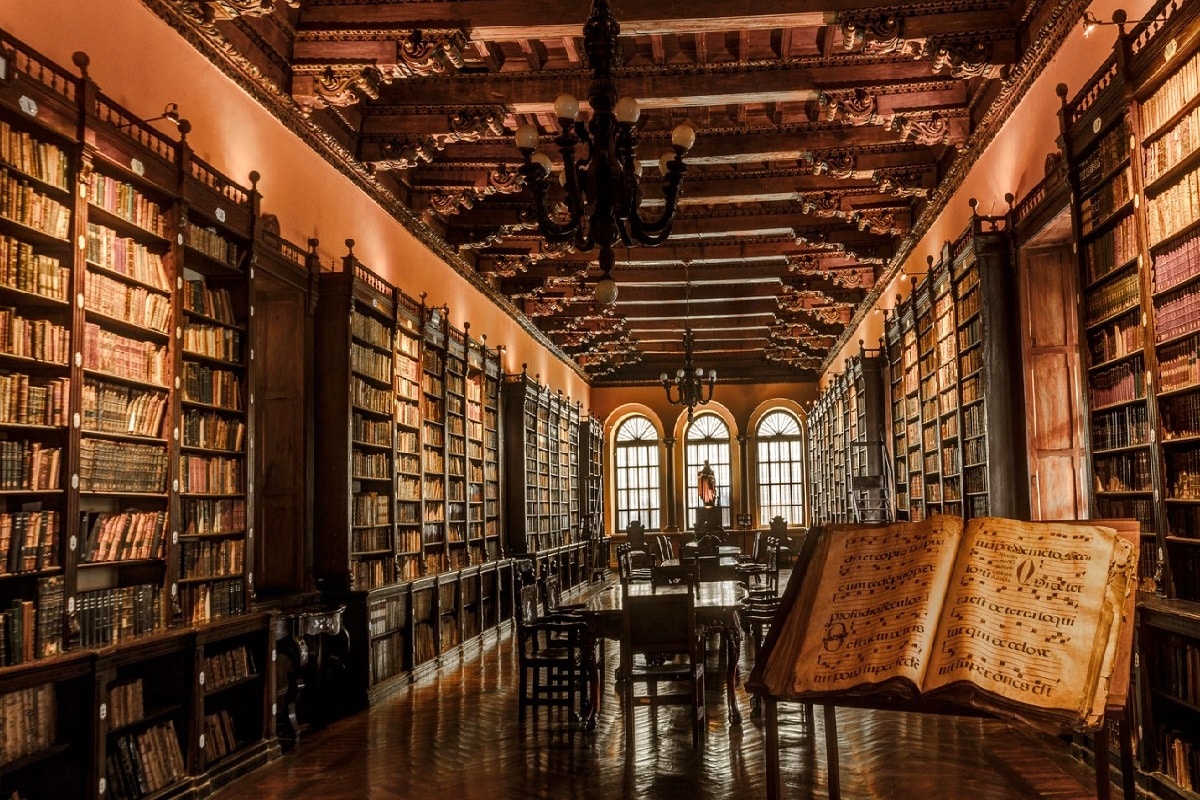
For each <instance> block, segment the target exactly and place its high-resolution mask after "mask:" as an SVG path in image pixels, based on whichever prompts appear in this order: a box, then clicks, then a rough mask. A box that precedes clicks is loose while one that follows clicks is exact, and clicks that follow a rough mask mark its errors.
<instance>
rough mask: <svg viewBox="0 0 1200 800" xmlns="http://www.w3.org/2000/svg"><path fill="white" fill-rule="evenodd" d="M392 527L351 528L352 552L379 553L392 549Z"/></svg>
mask: <svg viewBox="0 0 1200 800" xmlns="http://www.w3.org/2000/svg"><path fill="white" fill-rule="evenodd" d="M391 533H392V531H391V529H390V528H386V527H385V528H351V529H350V551H351V552H352V553H359V554H361V553H379V552H382V551H384V550H388V551H390V550H391V549H392V542H391Z"/></svg>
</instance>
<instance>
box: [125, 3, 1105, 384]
mask: <svg viewBox="0 0 1200 800" xmlns="http://www.w3.org/2000/svg"><path fill="white" fill-rule="evenodd" d="M144 1H145V2H147V4H148V5H150V6H151V7H152V8H155V9H156V10H157V11H158V13H159V14H160V15H163V16H166V17H168V18H172V21H173V22H174V23H175V24H176V25H177V27H180V26H182V25H187V26H191V31H190V32H191V33H192V34H193V37H192V38H193V39H194V40H197V41H198V39H197V36H199V37H201V38H203V40H204V41H203V44H204V45H205V48H206V49H207V50H209V52H210V55H212V54H217V55H219V56H220V58H221V59H224V60H225V61H226V62H227V65H228V64H229V63H233V64H235V65H237V71H239V72H240V76H241V77H243V78H245V77H246V76H247V75H249V76H251V78H253V80H254V81H256V82H257V85H258V88H259V89H260V90H261V89H263V88H264V87H265V91H260V92H259V94H260V96H262V97H265V98H266V99H267V100H269V101H271V102H274V103H275V104H276V105H277V106H278V108H277V111H280V110H282V111H283V112H287V113H289V114H292V115H293V116H295V117H296V118H297V119H302V120H303V121H304V122H303V124H304V125H309V126H311V127H312V129H313V130H315V131H316V132H317V134H316V136H315V138H314V135H313V132H312V130H310V131H309V132H308V134H307V135H308V136H309V138H310V141H315V142H318V143H319V144H320V146H322V147H324V148H326V149H328V150H329V151H330V152H331V153H335V154H338V153H340V154H341V155H340V156H339V157H340V158H341V159H342V160H343V162H350V163H352V164H356V165H357V166H358V167H360V168H361V176H360V177H362V178H363V179H364V180H367V181H370V182H373V183H375V184H376V185H377V186H379V187H382V189H383V190H385V192H386V194H388V195H389V196H394V197H396V198H398V199H399V202H400V203H402V204H403V205H404V206H405V207H407V208H408V209H410V210H411V212H412V214H411V215H409V216H408V217H407V221H408V223H409V224H410V226H412V225H415V226H416V227H417V228H418V229H419V233H420V234H421V235H423V236H426V237H427V239H428V240H430V241H434V242H437V244H438V246H439V247H441V248H442V249H443V252H449V253H452V254H453V256H454V257H452V258H451V261H452V262H456V263H457V266H458V268H460V271H461V269H462V268H463V267H464V265H465V268H466V269H467V270H468V271H470V272H473V273H475V277H476V279H477V283H478V284H480V285H481V286H485V287H491V288H492V289H494V290H495V292H496V293H497V294H498V295H499V296H501V297H503V298H508V299H509V300H510V301H511V303H512V305H513V306H514V307H515V309H516V311H517V312H518V313H519V314H521V315H524V316H525V317H526V318H527V319H528V321H529V322H530V323H531V324H532V325H533V326H536V328H537V329H538V330H540V331H542V332H543V333H544V334H545V336H546V337H547V338H548V339H549V340H550V341H552V342H553V343H554V344H555V345H557V347H558V348H560V349H561V350H562V351H563V352H564V353H566V354H567V355H569V356H571V357H572V358H574V359H575V360H576V361H578V363H579V364H580V365H581V366H582V368H583V370H584V371H586V373H587V374H588V375H589V376H590V378H591V379H592V382H593V385H629V384H637V383H643V382H646V381H651V382H656V381H657V376H658V375H659V373H660V372H664V371H666V372H671V373H673V372H674V371H675V369H676V368H677V367H678V366H679V365H680V363H681V362H682V340H683V336H682V334H683V329H684V326H685V325H690V326H691V327H692V328H693V329H694V331H695V340H696V363H697V365H699V366H702V367H704V368H705V369H706V370H707V369H709V368H715V369H716V370H717V371H718V374H719V376H720V379H721V381H722V382H726V381H736V380H743V381H767V380H783V381H792V380H811V379H813V378H815V377H816V375H817V374H818V371H819V370H820V368H821V366H822V364H823V362H824V361H825V359H826V357H827V355H828V353H829V351H830V348H832V347H833V346H834V345H835V344H837V343H838V341H839V337H841V336H842V335H843V332H844V331H845V329H846V326H847V324H848V323H850V322H851V320H852V318H853V317H854V315H855V313H856V310H857V309H858V307H859V306H860V305H861V304H862V303H863V301H864V298H866V297H867V296H868V293H869V292H870V290H871V289H872V287H873V286H874V284H875V282H876V281H877V280H879V279H880V278H881V276H883V275H884V273H885V272H886V270H887V269H888V268H889V265H894V264H895V263H897V262H898V259H899V257H900V256H901V255H903V254H904V253H905V252H907V248H909V247H911V245H912V237H913V236H914V235H915V234H916V233H919V232H920V230H921V229H922V227H923V226H927V225H928V223H929V221H931V216H932V215H933V213H934V212H936V210H937V207H936V206H937V203H936V202H935V201H936V200H937V199H938V198H939V196H940V195H942V194H944V193H945V192H946V184H947V182H948V181H950V180H952V179H953V178H954V177H955V176H956V175H961V170H962V169H963V164H961V163H958V162H961V161H963V160H964V159H969V158H971V157H973V155H974V154H973V153H972V152H971V148H972V146H973V145H974V144H975V143H976V142H977V140H978V139H979V138H980V136H981V135H985V134H986V135H990V134H987V132H986V131H985V132H984V133H983V134H981V132H980V129H981V127H987V126H989V125H990V126H992V127H996V125H997V124H998V122H997V117H998V116H999V115H1000V114H1002V112H1003V109H1004V105H1005V103H1011V102H1012V97H1011V95H1012V90H1013V84H1014V78H1015V77H1016V76H1018V75H1019V74H1021V73H1028V72H1029V70H1030V69H1031V67H1030V61H1031V58H1033V57H1034V55H1036V56H1037V57H1039V58H1040V57H1044V51H1045V50H1046V47H1045V45H1044V42H1043V40H1044V39H1046V38H1047V36H1048V35H1052V33H1051V34H1048V33H1047V31H1051V32H1052V30H1053V29H1065V27H1066V22H1068V21H1073V20H1067V19H1066V18H1067V17H1069V16H1070V15H1071V14H1074V17H1075V19H1077V18H1078V13H1080V12H1081V10H1082V5H1083V4H1082V2H1079V0H1075V2H1074V3H1072V2H1071V0H927V1H926V2H903V3H901V2H892V3H890V4H888V3H886V2H884V0H819V1H818V2H797V0H691V1H690V2H687V3H681V2H655V1H654V0H644V1H643V2H633V0H615V2H614V3H613V7H614V13H615V15H616V17H617V19H618V21H619V22H620V25H621V38H620V44H621V46H622V49H623V54H624V60H623V64H624V65H623V67H622V68H621V69H620V70H619V72H618V89H619V92H620V93H621V94H622V95H632V96H634V97H636V98H637V99H638V100H639V102H640V104H641V106H642V114H641V118H640V120H639V123H638V136H639V139H640V146H639V159H640V160H642V161H644V162H645V165H646V169H645V173H644V178H643V185H644V187H645V195H646V197H647V198H655V197H660V196H661V195H660V193H659V192H658V191H657V188H656V183H658V182H660V181H661V177H660V176H659V172H658V167H657V162H658V156H659V154H660V153H661V152H662V151H663V150H665V149H667V148H668V146H669V141H670V132H671V129H672V128H673V127H674V126H675V125H676V124H678V123H679V122H680V121H682V120H684V119H687V120H689V121H690V122H691V124H692V125H693V126H694V128H695V130H696V132H697V141H696V144H695V146H694V148H693V149H692V150H691V152H690V153H688V155H687V157H686V159H685V162H686V164H687V174H686V177H685V178H684V183H683V190H682V198H681V200H680V209H679V214H678V216H677V218H676V221H675V223H674V227H673V230H672V235H671V237H670V239H669V240H668V241H667V242H666V243H665V244H664V245H662V246H660V247H655V248H649V247H631V248H625V247H618V248H617V266H616V269H615V270H614V277H615V278H616V280H617V282H618V285H619V289H620V295H619V298H618V300H617V302H616V304H615V306H607V307H606V306H601V305H598V304H597V303H596V302H595V300H594V297H593V288H594V285H595V281H596V279H597V277H598V275H599V270H598V267H597V265H596V252H595V251H592V252H583V253H579V252H574V251H573V250H572V249H571V248H570V247H567V246H555V247H551V246H548V245H547V244H546V243H545V242H544V241H543V240H542V239H541V238H540V236H539V235H538V233H537V231H536V230H535V229H533V228H532V226H531V225H529V224H527V223H525V222H524V221H523V220H524V219H526V216H525V215H523V213H522V212H523V211H525V209H527V208H528V207H529V194H528V192H527V191H526V190H525V189H524V187H523V185H522V178H521V176H520V175H519V174H517V171H516V170H517V167H518V166H519V165H520V164H521V163H522V157H521V154H520V153H519V151H518V150H517V149H516V147H515V145H514V143H513V132H514V130H515V129H516V127H517V125H519V124H521V123H524V122H530V123H533V124H535V125H537V126H538V127H539V129H540V130H541V132H542V135H543V138H549V137H552V136H553V134H554V133H555V132H556V131H557V129H558V125H557V122H556V120H555V118H554V113H553V108H552V105H553V102H554V99H555V97H556V96H557V95H558V94H559V93H561V92H563V91H569V92H571V93H573V94H575V95H576V96H578V97H580V98H581V99H582V98H585V97H586V95H587V88H588V84H589V80H590V72H589V71H588V64H587V56H586V54H585V53H584V50H583V46H582V44H583V38H582V28H583V23H584V21H585V20H586V18H587V16H588V13H589V7H590V0H289V2H286V4H285V3H284V2H276V3H275V5H274V7H272V6H270V5H269V0H266V3H267V4H264V2H261V1H260V0H144ZM197 32H198V33H197ZM214 43H215V44H216V45H217V47H216V48H215V49H214V47H213V45H214ZM205 48H202V49H205ZM1034 51H1038V52H1037V53H1034ZM214 57H215V56H214ZM272 95H274V96H272ZM284 106H286V107H287V108H284ZM585 113H586V112H585ZM958 179H959V180H961V177H959V178H958ZM659 202H660V203H661V200H660V201H659ZM443 243H444V244H443ZM689 284H690V288H689ZM451 313H452V315H453V309H451Z"/></svg>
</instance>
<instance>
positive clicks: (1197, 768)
mask: <svg viewBox="0 0 1200 800" xmlns="http://www.w3.org/2000/svg"><path fill="white" fill-rule="evenodd" d="M1155 728H1156V730H1155V735H1156V737H1157V740H1158V746H1157V749H1156V751H1157V753H1158V762H1159V763H1158V771H1159V772H1162V773H1164V774H1165V775H1166V776H1167V777H1168V778H1170V779H1171V780H1173V781H1175V783H1176V784H1178V785H1179V787H1180V788H1181V789H1186V790H1188V791H1195V790H1196V789H1200V740H1198V739H1197V738H1196V735H1195V734H1194V733H1186V732H1184V731H1179V730H1173V729H1170V728H1168V727H1167V726H1165V725H1157V726H1155Z"/></svg>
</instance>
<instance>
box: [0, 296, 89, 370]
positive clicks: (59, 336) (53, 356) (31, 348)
mask: <svg viewBox="0 0 1200 800" xmlns="http://www.w3.org/2000/svg"><path fill="white" fill-rule="evenodd" d="M0 354H5V355H10V356H17V357H18V358H30V359H33V360H34V361H45V362H47V363H50V364H66V363H67V359H68V358H69V357H70V355H71V332H70V331H69V330H67V329H66V328H65V327H63V326H62V325H58V324H56V323H54V322H51V321H50V320H46V319H27V318H26V317H22V316H21V315H20V314H18V313H17V309H15V308H13V307H11V306H7V307H2V308H0Z"/></svg>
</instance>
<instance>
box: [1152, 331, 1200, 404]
mask: <svg viewBox="0 0 1200 800" xmlns="http://www.w3.org/2000/svg"><path fill="white" fill-rule="evenodd" d="M1198 353H1200V338H1198V337H1195V336H1193V337H1191V338H1189V339H1185V340H1184V341H1182V342H1178V343H1176V344H1172V345H1170V346H1169V347H1164V348H1163V349H1162V350H1161V351H1159V354H1158V376H1159V380H1158V384H1159V389H1160V390H1161V391H1164V392H1169V391H1172V390H1174V389H1183V388H1185V387H1188V386H1196V385H1197V384H1200V355H1197V354H1198Z"/></svg>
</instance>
